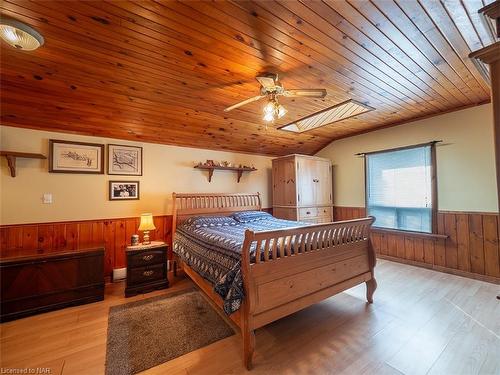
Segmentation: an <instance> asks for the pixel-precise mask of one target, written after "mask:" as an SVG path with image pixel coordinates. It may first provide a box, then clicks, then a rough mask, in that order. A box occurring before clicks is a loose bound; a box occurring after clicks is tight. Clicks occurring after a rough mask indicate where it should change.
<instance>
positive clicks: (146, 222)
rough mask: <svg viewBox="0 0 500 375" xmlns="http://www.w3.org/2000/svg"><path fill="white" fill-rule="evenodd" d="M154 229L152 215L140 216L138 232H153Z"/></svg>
mask: <svg viewBox="0 0 500 375" xmlns="http://www.w3.org/2000/svg"><path fill="white" fill-rule="evenodd" d="M154 229H156V227H155V224H154V222H153V214H142V215H141V223H140V224H139V230H140V231H145V230H154Z"/></svg>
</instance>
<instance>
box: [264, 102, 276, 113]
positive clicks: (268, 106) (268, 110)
mask: <svg viewBox="0 0 500 375" xmlns="http://www.w3.org/2000/svg"><path fill="white" fill-rule="evenodd" d="M267 113H270V114H271V115H272V114H273V113H274V102H272V101H271V100H270V101H268V102H267V104H266V105H265V106H264V114H267Z"/></svg>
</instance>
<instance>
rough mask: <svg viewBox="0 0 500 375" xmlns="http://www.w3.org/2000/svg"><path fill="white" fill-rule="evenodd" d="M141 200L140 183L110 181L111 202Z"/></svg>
mask: <svg viewBox="0 0 500 375" xmlns="http://www.w3.org/2000/svg"><path fill="white" fill-rule="evenodd" d="M134 199H139V181H109V200H110V201H126V200H134Z"/></svg>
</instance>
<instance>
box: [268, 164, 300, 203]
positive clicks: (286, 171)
mask: <svg viewBox="0 0 500 375" xmlns="http://www.w3.org/2000/svg"><path fill="white" fill-rule="evenodd" d="M296 190H297V181H296V177H295V161H294V159H292V158H290V159H282V160H276V161H273V205H275V206H295V205H296V204H297V199H296Z"/></svg>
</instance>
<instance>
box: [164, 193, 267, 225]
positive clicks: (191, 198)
mask: <svg viewBox="0 0 500 375" xmlns="http://www.w3.org/2000/svg"><path fill="white" fill-rule="evenodd" d="M172 198H173V201H174V209H173V220H172V234H173V233H175V228H176V226H177V225H178V224H181V223H182V222H183V221H184V220H186V219H188V218H189V217H191V216H207V215H223V216H227V215H231V214H232V213H234V212H238V211H251V210H259V211H260V209H261V202H260V194H259V193H172Z"/></svg>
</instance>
